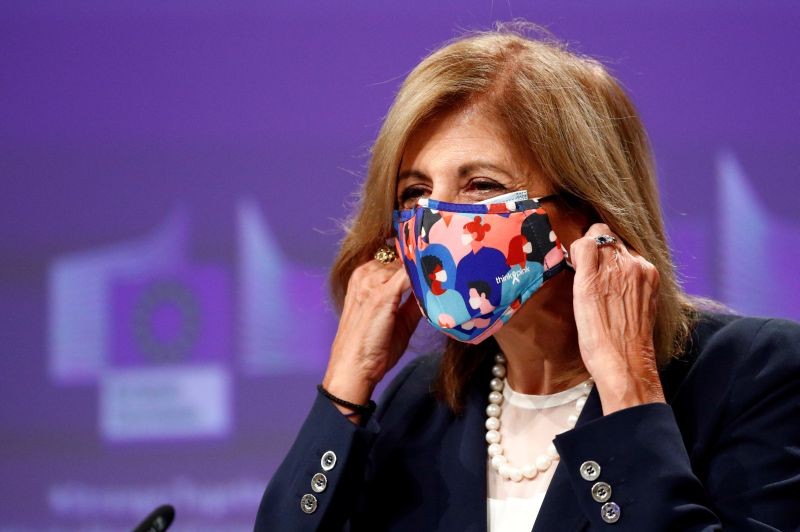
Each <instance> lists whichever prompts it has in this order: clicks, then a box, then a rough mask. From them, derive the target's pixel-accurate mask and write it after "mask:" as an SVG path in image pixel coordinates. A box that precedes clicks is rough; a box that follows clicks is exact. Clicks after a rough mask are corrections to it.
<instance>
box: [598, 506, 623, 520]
mask: <svg viewBox="0 0 800 532" xmlns="http://www.w3.org/2000/svg"><path fill="white" fill-rule="evenodd" d="M620 513H621V512H620V509H619V505H618V504H617V503H615V502H607V503H605V504H604V505H603V506H601V507H600V516H601V517H602V518H603V521H605V522H606V523H616V522H617V521H619V515H620Z"/></svg>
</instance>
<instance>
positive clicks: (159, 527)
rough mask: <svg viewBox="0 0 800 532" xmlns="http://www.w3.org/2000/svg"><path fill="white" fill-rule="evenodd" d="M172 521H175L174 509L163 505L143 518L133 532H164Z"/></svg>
mask: <svg viewBox="0 0 800 532" xmlns="http://www.w3.org/2000/svg"><path fill="white" fill-rule="evenodd" d="M173 519H175V508H173V507H172V505H171V504H163V505H161V506H159V507H158V508H156V509H155V510H153V511H152V512H151V513H150V515H148V516H147V517H145V518H144V521H142V522H141V523H139V526H137V527H136V528H134V529H133V532H164V531H165V530H166V529H168V528H169V525H171V524H172V520H173Z"/></svg>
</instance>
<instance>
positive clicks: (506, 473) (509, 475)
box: [486, 354, 593, 482]
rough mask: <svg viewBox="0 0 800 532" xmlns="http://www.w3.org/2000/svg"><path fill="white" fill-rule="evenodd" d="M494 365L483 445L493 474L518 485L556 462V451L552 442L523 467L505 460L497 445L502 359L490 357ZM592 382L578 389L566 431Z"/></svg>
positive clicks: (501, 399)
mask: <svg viewBox="0 0 800 532" xmlns="http://www.w3.org/2000/svg"><path fill="white" fill-rule="evenodd" d="M494 361H495V365H494V366H493V367H492V377H493V378H492V380H491V382H490V383H489V386H490V387H491V389H492V391H491V392H489V405H488V406H487V407H486V442H487V443H488V444H489V447H488V452H489V456H490V457H491V462H492V468H494V470H495V471H497V474H498V475H500V476H501V477H502V478H504V479H506V480H512V481H514V482H520V481H521V480H522V479H523V478H525V479H529V480H530V479H534V478H536V476H537V475H538V474H539V473H544V472H546V471H547V470H548V469H550V467H551V466H552V465H553V463H554V462H556V461H558V459H559V456H558V451H557V450H556V446H555V445H553V442H550V445H548V446H547V450H546V451H545V452H544V453H542V454H540V455H539V456H537V457H536V460H535V461H534V464H526V465H524V466H523V467H516V466H514V465H513V464H511V462H509V461H508V459H507V458H506V457H505V455H504V454H503V453H504V450H503V446H502V445H500V440H501V436H500V414H501V413H502V411H503V409H502V407H501V406H500V405H501V404H503V388H505V376H506V358H505V357H504V356H503V355H502V354H497V355H495V357H494ZM592 386H593V383H592V379H591V378H590V379H589V380H587V381H586V382H584V383H583V384H582V385H581V396H580V397H579V398H578V400H577V401H576V403H575V410H576V412H575V413H574V414H570V415H569V417H568V418H567V425H569V428H572V427H574V426H575V423H577V422H578V416H579V415H580V413H581V410H583V406H584V405H585V404H586V397H587V396H588V395H589V392H590V391H592Z"/></svg>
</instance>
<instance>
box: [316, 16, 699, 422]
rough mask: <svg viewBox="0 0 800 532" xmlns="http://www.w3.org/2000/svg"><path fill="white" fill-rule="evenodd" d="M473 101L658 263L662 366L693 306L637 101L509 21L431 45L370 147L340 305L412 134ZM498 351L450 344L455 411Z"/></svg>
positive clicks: (683, 334)
mask: <svg viewBox="0 0 800 532" xmlns="http://www.w3.org/2000/svg"><path fill="white" fill-rule="evenodd" d="M473 103H474V104H479V105H481V107H482V108H484V109H486V110H488V111H489V112H491V113H493V115H494V116H497V117H498V118H499V119H500V120H501V121H502V122H503V123H504V124H505V125H506V127H507V129H508V131H509V133H510V135H511V137H512V139H513V140H514V141H515V142H517V143H518V145H519V146H521V147H523V148H525V149H527V150H528V151H529V152H530V154H531V156H532V157H533V158H534V161H535V163H536V164H537V165H538V168H539V169H540V170H541V173H542V175H543V176H545V178H546V179H549V180H550V181H551V183H552V185H553V189H554V190H556V191H560V192H562V193H566V194H567V195H568V196H572V197H574V198H577V199H578V201H580V202H581V203H583V204H585V205H588V206H589V207H590V208H591V209H592V210H593V211H594V212H595V213H596V214H597V215H598V217H599V218H600V219H601V220H602V221H603V222H605V223H606V224H608V226H609V227H610V228H611V230H612V231H613V232H614V233H616V234H617V235H619V236H620V237H621V238H622V239H623V240H624V241H625V242H626V243H627V244H628V245H629V246H630V247H632V248H633V249H635V250H636V251H638V252H639V253H640V254H641V255H642V256H643V257H644V258H645V259H647V260H648V261H650V262H651V263H653V265H654V266H655V267H656V269H657V270H658V272H659V274H660V290H659V300H658V308H657V316H656V325H655V332H654V343H655V349H656V356H657V359H658V363H659V364H660V365H661V366H663V365H664V364H666V363H667V362H668V360H669V359H670V358H672V357H674V356H677V355H678V354H679V353H680V352H681V351H682V349H683V347H684V344H685V342H686V340H687V338H688V334H689V330H690V327H691V324H692V320H693V316H694V307H693V306H692V304H691V301H690V299H689V298H688V297H687V296H686V295H685V294H684V292H683V291H682V289H681V287H680V285H679V283H678V281H677V278H676V275H675V271H674V267H673V264H672V260H671V257H670V253H669V248H668V245H667V242H666V237H665V234H664V224H663V221H662V217H661V211H660V206H659V200H658V190H657V185H656V178H655V171H654V168H653V161H652V156H651V152H650V146H649V142H648V139H647V135H646V133H645V130H644V127H643V126H642V123H641V121H640V119H639V117H638V115H637V112H636V110H635V108H634V106H633V104H632V103H631V101H630V99H629V98H628V96H627V95H626V94H625V92H624V90H623V89H622V87H621V86H620V84H619V83H618V82H617V81H616V80H615V79H614V78H613V77H612V76H611V75H610V74H609V73H608V71H607V70H606V69H605V68H604V67H603V65H601V64H600V63H599V62H597V61H596V60H594V59H591V58H589V57H585V56H581V55H578V54H575V53H573V52H570V51H568V50H567V49H566V47H564V46H563V45H561V44H559V43H557V42H555V41H553V40H552V39H549V38H548V39H532V38H529V37H526V36H523V35H522V34H521V33H520V32H519V31H517V30H515V29H509V28H504V27H500V28H499V29H498V30H496V31H490V32H482V33H477V34H473V35H469V36H466V37H463V38H460V39H458V40H455V41H453V42H451V43H449V44H447V45H446V46H444V47H442V48H440V49H438V50H436V51H435V52H433V53H432V54H431V55H429V56H428V57H426V58H425V59H424V60H423V61H422V62H421V63H420V64H419V65H417V67H416V68H414V70H413V71H412V72H411V73H410V74H409V76H408V77H407V78H406V80H405V81H404V83H403V85H402V86H401V88H400V91H399V92H398V94H397V97H396V98H395V101H394V104H393V105H392V107H391V109H390V110H389V113H388V115H387V116H386V119H385V121H384V122H383V126H382V127H381V130H380V133H379V134H378V138H377V139H376V141H375V144H374V145H373V148H372V157H371V160H370V164H369V170H368V173H367V178H366V181H365V183H364V185H363V188H362V190H361V194H360V196H359V199H360V205H359V208H358V210H357V213H356V215H355V217H354V218H353V219H352V220H350V222H349V225H348V228H347V233H346V235H345V238H344V240H343V242H342V245H341V248H340V250H339V254H338V257H337V258H336V261H335V263H334V265H333V269H332V271H331V275H330V284H331V293H332V297H333V300H334V303H335V304H336V306H337V308H338V309H341V304H342V301H343V300H344V292H345V289H346V287H347V282H348V280H349V278H350V275H351V274H352V272H353V270H354V269H355V268H356V266H358V265H359V264H361V263H363V262H365V261H367V260H370V258H371V257H372V254H373V253H374V252H375V250H376V249H377V248H378V247H379V246H380V245H381V244H382V243H383V242H384V241H385V240H386V239H387V238H388V237H391V236H392V226H391V219H392V210H393V208H394V206H395V194H396V177H397V172H398V168H399V165H400V158H401V156H402V153H403V150H404V147H405V145H406V142H407V140H408V138H409V136H410V135H411V134H412V133H413V132H414V130H415V129H416V128H417V127H419V126H420V125H421V124H422V123H423V122H424V121H426V120H428V119H430V118H431V117H433V116H435V115H438V114H441V113H443V112H446V111H448V110H451V109H453V108H456V107H458V106H462V105H466V104H473ZM496 349H497V345H496V343H495V342H494V340H493V339H489V340H487V341H484V342H483V343H482V344H479V345H476V346H472V345H467V344H462V343H459V342H456V341H455V340H448V342H447V346H446V348H445V353H444V356H443V360H442V366H441V370H440V375H439V380H438V389H439V391H440V392H441V396H442V398H443V399H444V400H445V401H446V402H447V403H448V404H449V405H450V406H451V407H452V408H453V409H454V410H456V411H458V410H460V408H461V403H462V397H461V391H462V390H463V388H464V384H465V383H466V381H467V379H469V377H470V376H471V375H472V373H473V372H474V371H475V369H476V368H477V367H478V365H479V364H480V362H481V361H482V360H483V358H484V356H486V354H487V353H490V352H491V353H493V352H494V350H496Z"/></svg>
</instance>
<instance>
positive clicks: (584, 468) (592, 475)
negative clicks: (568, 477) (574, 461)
mask: <svg viewBox="0 0 800 532" xmlns="http://www.w3.org/2000/svg"><path fill="white" fill-rule="evenodd" d="M580 471H581V477H583V480H589V481H591V480H597V479H598V477H599V476H600V464H598V463H597V462H595V461H594V460H587V461H585V462H584V463H582V464H581V468H580Z"/></svg>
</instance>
